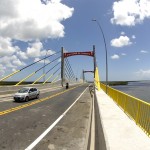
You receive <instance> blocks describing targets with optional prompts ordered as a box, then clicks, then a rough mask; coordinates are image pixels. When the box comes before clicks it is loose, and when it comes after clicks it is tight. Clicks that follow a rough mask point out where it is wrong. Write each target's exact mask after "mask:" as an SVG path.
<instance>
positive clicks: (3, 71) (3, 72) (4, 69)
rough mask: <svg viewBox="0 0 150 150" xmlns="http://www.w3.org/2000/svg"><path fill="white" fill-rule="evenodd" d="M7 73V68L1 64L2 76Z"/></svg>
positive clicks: (0, 71) (0, 72) (0, 73)
mask: <svg viewBox="0 0 150 150" xmlns="http://www.w3.org/2000/svg"><path fill="white" fill-rule="evenodd" d="M5 71H6V67H4V66H3V65H2V64H0V75H1V76H4V74H5Z"/></svg>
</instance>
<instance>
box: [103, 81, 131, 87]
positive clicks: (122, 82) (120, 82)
mask: <svg viewBox="0 0 150 150" xmlns="http://www.w3.org/2000/svg"><path fill="white" fill-rule="evenodd" d="M128 82H130V81H109V82H108V85H109V86H117V85H128ZM133 82H134V81H133ZM102 83H104V84H106V82H105V81H102Z"/></svg>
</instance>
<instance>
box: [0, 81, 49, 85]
mask: <svg viewBox="0 0 150 150" xmlns="http://www.w3.org/2000/svg"><path fill="white" fill-rule="evenodd" d="M18 82H19V81H0V85H4V86H7V85H16V84H17V83H18ZM33 82H34V81H28V82H22V83H21V84H20V85H25V84H32V83H33ZM41 83H43V82H36V83H35V84H41ZM47 83H51V82H47Z"/></svg>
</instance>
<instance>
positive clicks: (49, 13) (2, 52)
mask: <svg viewBox="0 0 150 150" xmlns="http://www.w3.org/2000/svg"><path fill="white" fill-rule="evenodd" d="M93 18H94V19H96V20H97V21H98V22H99V23H100V25H101V27H102V29H103V32H104V35H105V39H106V44H107V50H108V74H109V80H111V81H112V80H114V81H116V80H149V79H150V61H149V57H150V50H149V49H150V42H149V39H150V29H149V24H150V1H149V0H130V1H128V0H117V1H106V0H101V1H99V0H82V1H81V0H51V1H50V0H42V1H40V0H33V1H31V0H24V1H23V0H15V1H12V0H1V1H0V78H2V77H4V76H6V75H8V74H10V73H12V72H13V71H15V70H18V69H21V68H22V67H24V66H26V65H28V64H30V63H31V62H34V61H36V60H38V59H40V58H43V57H44V56H45V55H46V53H47V51H48V54H52V53H54V52H58V51H60V50H61V47H64V48H65V50H66V51H68V52H73V51H89V50H92V49H93V45H95V46H96V59H97V65H98V68H99V73H100V78H101V80H105V56H106V55H105V47H104V42H103V37H102V34H101V32H100V29H99V27H98V25H97V24H96V22H93V21H91V20H92V19H93ZM49 61H51V60H47V62H49ZM69 62H70V64H71V66H72V69H73V70H74V73H75V75H76V76H77V77H78V78H80V76H81V73H82V70H83V69H84V70H93V59H92V57H87V56H75V57H70V58H69ZM42 65H43V63H39V64H38V65H36V66H33V67H31V68H28V69H27V70H26V71H24V72H20V73H19V74H18V75H15V76H14V77H12V78H11V79H10V80H18V79H19V80H20V79H22V78H23V77H25V76H26V75H28V74H29V73H31V72H33V71H35V70H36V69H37V68H39V67H41V66H42ZM48 69H49V68H48V67H47V68H46V70H48ZM41 74H42V71H41V72H39V73H38V74H36V75H35V76H33V77H32V78H31V79H30V80H35V79H36V78H37V77H38V76H39V75H41ZM92 78H93V75H92V74H91V73H89V74H86V79H87V80H92Z"/></svg>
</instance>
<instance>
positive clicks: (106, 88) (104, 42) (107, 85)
mask: <svg viewBox="0 0 150 150" xmlns="http://www.w3.org/2000/svg"><path fill="white" fill-rule="evenodd" d="M92 21H95V22H96V23H97V25H98V27H99V29H100V31H101V33H102V36H103V40H104V44H105V52H106V94H107V92H108V61H107V46H106V40H105V36H104V32H103V30H102V27H101V25H100V23H99V22H98V21H97V20H96V19H92Z"/></svg>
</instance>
